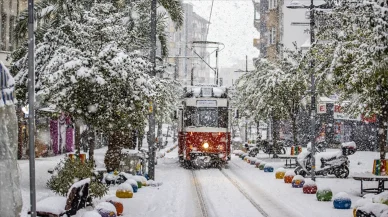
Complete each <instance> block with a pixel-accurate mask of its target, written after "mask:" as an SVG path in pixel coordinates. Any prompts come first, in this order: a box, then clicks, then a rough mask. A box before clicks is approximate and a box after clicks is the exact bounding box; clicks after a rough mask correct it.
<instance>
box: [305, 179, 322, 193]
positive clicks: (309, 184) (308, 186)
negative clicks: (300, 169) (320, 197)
mask: <svg viewBox="0 0 388 217" xmlns="http://www.w3.org/2000/svg"><path fill="white" fill-rule="evenodd" d="M317 190H318V188H317V184H316V183H315V182H314V181H312V180H306V181H305V183H304V185H303V193H304V194H316V193H317Z"/></svg>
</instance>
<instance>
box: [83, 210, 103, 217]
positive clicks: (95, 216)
mask: <svg viewBox="0 0 388 217" xmlns="http://www.w3.org/2000/svg"><path fill="white" fill-rule="evenodd" d="M82 217H101V215H100V213H98V212H97V211H96V210H93V211H87V212H85V213H84V214H83V215H82Z"/></svg>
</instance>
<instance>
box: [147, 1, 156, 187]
mask: <svg viewBox="0 0 388 217" xmlns="http://www.w3.org/2000/svg"><path fill="white" fill-rule="evenodd" d="M156 1H157V0H152V2H151V52H150V59H151V63H152V70H151V76H152V77H155V76H156V6H157V5H156V3H157V2H156ZM150 104H151V105H150V115H149V119H148V136H149V138H148V151H149V162H148V176H149V178H150V179H152V180H155V109H153V107H154V105H153V102H152V101H151V103H150Z"/></svg>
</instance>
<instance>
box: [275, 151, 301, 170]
mask: <svg viewBox="0 0 388 217" xmlns="http://www.w3.org/2000/svg"><path fill="white" fill-rule="evenodd" d="M278 158H280V159H286V164H285V165H284V166H285V167H287V168H295V167H296V166H297V163H296V159H297V158H298V156H297V155H289V154H279V155H278ZM292 160H294V162H295V163H292ZM288 161H289V162H288Z"/></svg>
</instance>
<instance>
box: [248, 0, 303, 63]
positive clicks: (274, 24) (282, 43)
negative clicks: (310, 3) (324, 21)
mask: <svg viewBox="0 0 388 217" xmlns="http://www.w3.org/2000/svg"><path fill="white" fill-rule="evenodd" d="M252 1H253V5H254V13H255V19H254V26H255V28H256V29H257V30H258V31H259V33H260V38H257V39H254V46H255V47H256V48H258V49H259V51H260V57H261V58H267V59H269V60H275V59H277V58H279V57H281V56H282V51H283V49H284V48H288V49H293V48H294V43H296V44H297V46H298V47H302V46H306V45H307V44H306V43H307V42H309V38H310V35H309V24H308V23H309V17H308V16H307V14H306V13H307V12H308V11H307V10H306V9H290V8H287V5H290V4H291V3H292V0H261V1H259V0H252Z"/></svg>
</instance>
